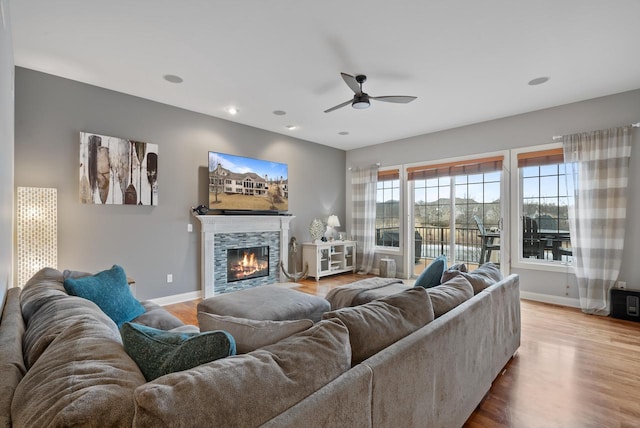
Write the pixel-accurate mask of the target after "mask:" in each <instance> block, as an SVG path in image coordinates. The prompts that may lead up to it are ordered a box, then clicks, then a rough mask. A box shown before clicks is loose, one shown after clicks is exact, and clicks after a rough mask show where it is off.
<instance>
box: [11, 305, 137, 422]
mask: <svg viewBox="0 0 640 428" xmlns="http://www.w3.org/2000/svg"><path fill="white" fill-rule="evenodd" d="M73 299H74V300H76V299H77V300H78V301H83V300H84V299H80V298H73ZM96 312H101V311H99V310H98V311H96ZM109 321H111V320H109ZM112 325H113V326H114V327H115V324H113V322H112ZM144 382H145V379H144V376H143V375H142V373H141V372H140V370H139V369H138V366H137V365H136V364H135V363H134V362H133V360H132V359H131V358H129V356H128V355H127V353H126V352H125V350H124V348H123V347H122V344H121V342H120V334H119V333H118V332H117V330H116V331H114V330H113V329H112V328H110V327H108V326H107V325H105V323H103V322H101V321H98V320H97V319H96V318H95V316H93V315H91V316H86V317H85V318H84V319H77V320H76V321H75V322H74V323H71V324H67V325H66V327H65V328H64V329H63V330H62V331H61V332H60V333H59V334H58V335H57V336H56V337H55V339H54V340H53V341H52V342H51V344H50V345H49V346H48V347H47V348H46V350H45V351H44V353H43V354H42V356H41V357H40V358H39V359H38V360H37V361H36V362H35V364H33V366H32V367H31V368H30V369H29V371H28V372H27V374H26V375H25V376H24V378H23V379H22V382H20V384H19V385H18V387H17V388H16V392H15V395H14V398H13V402H12V407H11V417H12V422H13V426H16V427H44V426H87V427H91V426H95V427H107V426H114V427H115V426H130V425H131V423H132V421H133V415H134V410H135V407H134V403H133V400H132V396H133V391H134V389H135V388H136V387H138V386H140V385H142V384H143V383H144Z"/></svg>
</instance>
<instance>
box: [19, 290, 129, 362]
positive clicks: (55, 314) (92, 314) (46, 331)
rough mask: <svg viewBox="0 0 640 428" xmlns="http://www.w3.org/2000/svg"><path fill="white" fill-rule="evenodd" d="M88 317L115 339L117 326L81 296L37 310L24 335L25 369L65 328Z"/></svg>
mask: <svg viewBox="0 0 640 428" xmlns="http://www.w3.org/2000/svg"><path fill="white" fill-rule="evenodd" d="M87 318H91V319H93V320H95V321H96V322H100V323H102V324H103V325H104V326H105V327H106V328H108V329H110V330H111V331H112V332H113V334H114V336H116V337H118V336H119V332H118V327H117V326H116V325H115V323H114V322H113V321H112V320H111V318H109V317H108V316H107V315H106V314H105V313H104V312H102V311H101V310H100V308H98V307H97V306H96V305H95V303H93V302H91V301H89V300H86V299H83V298H81V297H74V296H67V295H65V296H64V297H62V298H55V299H51V300H50V301H49V302H46V303H44V304H43V305H41V306H40V307H39V308H38V311H37V313H36V314H34V316H32V317H31V318H30V320H29V324H28V325H27V330H26V332H25V334H24V340H23V348H22V349H23V353H24V359H25V363H27V368H29V367H32V366H33V365H34V364H35V362H36V361H37V360H38V359H39V358H40V356H41V355H42V353H43V352H44V351H45V350H46V349H47V347H48V346H49V345H50V343H51V342H52V341H53V340H54V339H55V338H56V337H57V336H58V335H59V334H60V333H61V332H62V331H63V330H64V329H66V328H67V327H69V326H71V325H73V324H75V323H76V322H78V321H81V320H84V319H87Z"/></svg>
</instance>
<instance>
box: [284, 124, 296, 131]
mask: <svg viewBox="0 0 640 428" xmlns="http://www.w3.org/2000/svg"><path fill="white" fill-rule="evenodd" d="M287 129H288V130H289V131H294V130H296V129H298V127H297V126H295V125H287Z"/></svg>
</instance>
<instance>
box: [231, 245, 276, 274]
mask: <svg viewBox="0 0 640 428" xmlns="http://www.w3.org/2000/svg"><path fill="white" fill-rule="evenodd" d="M267 267H268V263H267V262H261V261H259V260H258V259H257V258H256V255H255V254H254V253H247V252H246V251H245V252H244V254H243V256H242V260H240V261H239V262H238V263H236V264H235V265H234V266H232V267H231V271H232V272H233V273H234V275H235V277H236V278H243V277H245V276H249V275H253V274H254V273H256V272H259V271H261V270H263V269H266V268H267Z"/></svg>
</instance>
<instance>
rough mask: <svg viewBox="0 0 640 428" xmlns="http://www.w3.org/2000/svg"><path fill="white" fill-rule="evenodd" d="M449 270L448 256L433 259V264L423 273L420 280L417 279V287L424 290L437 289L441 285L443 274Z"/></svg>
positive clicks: (419, 277)
mask: <svg viewBox="0 0 640 428" xmlns="http://www.w3.org/2000/svg"><path fill="white" fill-rule="evenodd" d="M446 269H447V256H445V255H444V254H443V255H441V256H438V257H436V258H435V259H433V261H432V262H431V264H429V266H427V268H426V269H425V270H423V271H422V273H421V274H420V276H418V279H416V283H415V286H416V287H417V286H420V287H424V288H431V287H435V286H436V285H440V280H441V278H442V274H443V273H444V271H445V270H446Z"/></svg>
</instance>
